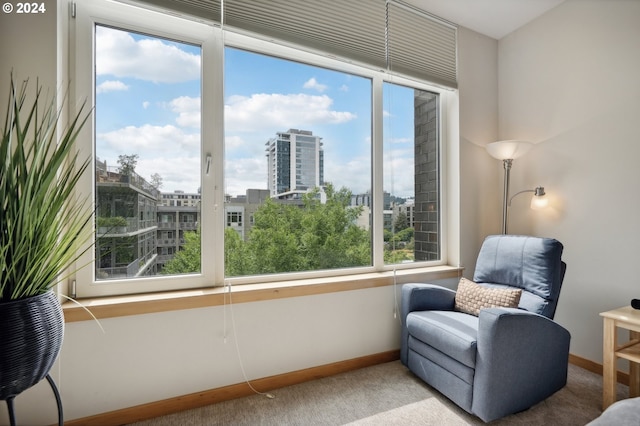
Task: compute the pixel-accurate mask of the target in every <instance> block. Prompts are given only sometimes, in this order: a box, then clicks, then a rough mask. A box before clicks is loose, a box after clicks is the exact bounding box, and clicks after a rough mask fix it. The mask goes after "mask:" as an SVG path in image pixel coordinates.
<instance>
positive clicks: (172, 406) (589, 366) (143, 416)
mask: <svg viewBox="0 0 640 426" xmlns="http://www.w3.org/2000/svg"><path fill="white" fill-rule="evenodd" d="M398 359H400V351H398V350H394V351H388V352H382V353H379V354H374V355H368V356H364V357H360V358H354V359H349V360H346V361H340V362H334V363H332V364H326V365H321V366H318V367H312V368H306V369H304V370H298V371H292V372H290V373H284V374H279V375H276V376H271V377H265V378H262V379H257V380H253V381H251V384H252V386H253V387H254V388H256V389H259V390H260V391H271V390H274V389H279V388H283V387H285V386H291V385H296V384H298V383H303V382H307V381H309V380H316V379H321V378H323V377H329V376H333V375H335V374H340V373H345V372H347V371H352V370H357V369H359V368H364V367H370V366H373V365H377V364H383V363H385V362H391V361H396V360H398ZM569 363H571V364H573V365H575V366H578V367H581V368H584V369H585V370H587V371H591V372H592V373H595V374H598V375H602V364H598V363H597V362H594V361H591V360H589V359H586V358H582V357H579V356H577V355H573V354H569ZM617 378H618V382H619V383H622V384H624V385H627V386H628V385H629V374H627V373H624V372H621V371H618V377H617ZM253 394H254V392H253V391H252V390H251V389H250V388H249V386H248V385H247V384H246V383H238V384H235V385H230V386H225V387H222V388H216V389H210V390H207V391H202V392H196V393H192V394H189V395H182V396H178V397H175V398H169V399H165V400H162V401H156V402H151V403H148V404H142V405H137V406H135V407H129V408H123V409H121V410H116V411H111V412H108V413H102V414H97V415H95V416H91V417H84V418H81V419H75V420H70V421H66V422H65V425H66V426H105V425H113V426H117V425H124V424H128V423H135V422H139V421H142V420H148V419H152V418H154V417H159V416H165V415H167V414H172V413H176V412H179V411H183V410H190V409H192V408H199V407H204V406H206V405H209V404H215V403H217V402H222V401H228V400H230V399H235V398H242V397H244V396H250V395H253Z"/></svg>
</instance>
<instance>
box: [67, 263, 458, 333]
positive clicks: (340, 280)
mask: <svg viewBox="0 0 640 426" xmlns="http://www.w3.org/2000/svg"><path fill="white" fill-rule="evenodd" d="M462 269H463V268H460V267H454V266H436V267H428V268H417V269H404V270H398V271H396V282H397V284H403V283H407V282H414V281H420V282H426V281H433V280H441V279H446V278H457V277H459V276H460V274H461V272H462ZM393 282H394V279H393V272H392V271H386V272H377V273H367V274H358V275H343V276H338V277H326V278H314V279H306V280H295V281H281V282H273V283H265V284H243V285H238V286H234V287H232V288H231V297H232V301H233V303H247V302H258V301H265V300H273V299H282V298H287V297H299V296H311V295H317V294H326V293H336V292H339V291H350V290H361V289H366V288H375V287H384V286H389V285H393ZM224 291H225V289H224V288H223V287H212V288H204V289H191V290H183V291H172V292H163V293H149V294H138V295H126V296H113V297H101V298H95V299H79V300H78V303H80V304H81V305H82V306H78V304H76V303H74V302H65V303H63V304H62V309H63V311H64V317H65V322H76V321H87V320H91V319H93V318H92V317H91V315H89V313H88V312H87V311H86V310H85V309H84V308H87V309H89V310H90V311H91V313H92V314H93V315H94V316H95V317H96V318H98V319H103V318H114V317H123V316H129V315H141V314H150V313H156V312H168V311H176V310H182V309H194V308H205V307H210V306H220V305H223V304H224V303H225V297H224ZM227 300H228V297H227Z"/></svg>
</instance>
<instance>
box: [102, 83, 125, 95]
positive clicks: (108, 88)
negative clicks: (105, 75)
mask: <svg viewBox="0 0 640 426" xmlns="http://www.w3.org/2000/svg"><path fill="white" fill-rule="evenodd" d="M125 90H129V86H127V85H126V84H124V83H123V82H121V81H117V80H107V81H105V82H102V83H100V84H99V85H98V86H96V93H97V94H100V93H107V92H122V91H125Z"/></svg>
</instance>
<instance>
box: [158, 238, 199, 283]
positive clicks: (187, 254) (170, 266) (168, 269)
mask: <svg viewBox="0 0 640 426" xmlns="http://www.w3.org/2000/svg"><path fill="white" fill-rule="evenodd" d="M184 241H185V243H184V245H183V246H182V249H181V250H180V251H179V252H177V253H176V254H175V255H174V256H173V258H172V259H171V260H170V261H168V262H167V263H165V265H164V268H162V273H163V274H189V273H194V272H200V256H201V255H200V253H201V251H200V229H198V230H197V231H191V232H185V233H184Z"/></svg>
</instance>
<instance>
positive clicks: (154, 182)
mask: <svg viewBox="0 0 640 426" xmlns="http://www.w3.org/2000/svg"><path fill="white" fill-rule="evenodd" d="M149 183H150V184H151V186H153V187H154V188H155V189H160V188H162V185H164V183H163V180H162V176H160V174H159V173H154V174H152V175H151V181H150V182H149Z"/></svg>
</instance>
